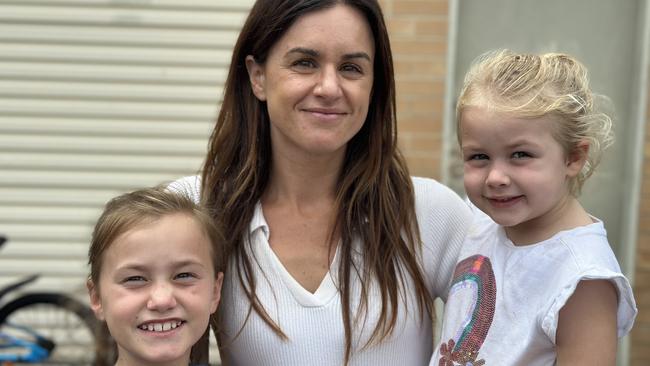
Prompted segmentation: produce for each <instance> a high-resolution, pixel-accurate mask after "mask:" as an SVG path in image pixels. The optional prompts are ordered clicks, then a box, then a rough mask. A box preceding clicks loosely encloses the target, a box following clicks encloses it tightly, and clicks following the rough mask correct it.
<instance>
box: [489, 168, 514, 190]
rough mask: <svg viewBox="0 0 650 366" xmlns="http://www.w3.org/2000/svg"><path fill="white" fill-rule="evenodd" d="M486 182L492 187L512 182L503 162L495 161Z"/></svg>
mask: <svg viewBox="0 0 650 366" xmlns="http://www.w3.org/2000/svg"><path fill="white" fill-rule="evenodd" d="M485 183H486V184H487V185H488V186H490V187H503V186H507V185H509V184H510V175H509V174H508V171H507V169H505V167H504V166H502V165H501V164H498V163H495V164H493V165H492V166H491V167H490V171H489V172H488V176H487V179H486V180H485Z"/></svg>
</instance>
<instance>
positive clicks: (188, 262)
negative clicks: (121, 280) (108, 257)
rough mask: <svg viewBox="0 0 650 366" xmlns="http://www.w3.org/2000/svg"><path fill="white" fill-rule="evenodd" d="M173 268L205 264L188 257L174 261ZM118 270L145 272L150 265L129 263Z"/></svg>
mask: <svg viewBox="0 0 650 366" xmlns="http://www.w3.org/2000/svg"><path fill="white" fill-rule="evenodd" d="M171 265H172V268H182V267H187V266H192V265H198V266H201V267H203V264H202V263H201V262H200V261H195V260H192V259H187V260H182V261H178V262H172V263H171ZM117 269H118V270H134V271H140V272H145V271H147V270H148V269H150V267H148V266H146V265H142V264H138V263H127V264H126V265H123V266H120V267H117Z"/></svg>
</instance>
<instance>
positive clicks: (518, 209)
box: [460, 107, 583, 237]
mask: <svg viewBox="0 0 650 366" xmlns="http://www.w3.org/2000/svg"><path fill="white" fill-rule="evenodd" d="M554 123H557V122H555V121H554V120H553V119H551V118H550V117H542V118H537V119H524V118H516V117H513V116H509V115H504V114H500V113H494V112H490V111H488V110H486V109H484V108H480V107H469V108H466V109H464V110H463V111H462V114H461V121H460V133H461V149H462V155H463V160H464V162H465V163H464V182H465V190H466V192H467V195H468V197H469V199H470V200H471V201H472V203H474V204H475V205H476V206H477V207H478V208H479V209H480V210H481V211H483V212H485V213H486V214H488V215H489V216H490V217H491V218H492V219H493V220H494V221H495V222H497V223H498V224H499V225H502V226H504V227H505V230H506V233H508V232H514V231H517V232H527V233H530V234H533V233H538V232H543V231H544V230H545V228H546V227H549V226H551V225H552V224H554V223H556V221H557V220H561V219H562V218H563V217H562V214H563V213H564V212H565V210H564V209H565V208H566V203H567V202H568V200H569V198H570V197H571V195H570V193H569V186H568V181H569V178H571V177H575V176H576V175H577V174H578V172H579V171H580V169H581V168H582V164H583V160H582V159H580V157H579V156H567V154H566V153H565V151H564V149H563V148H562V146H561V145H560V144H559V143H558V142H557V140H556V139H555V138H554V137H553V135H552V128H553V126H554ZM509 236H510V237H513V236H511V235H509Z"/></svg>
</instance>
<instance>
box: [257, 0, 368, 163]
mask: <svg viewBox="0 0 650 366" xmlns="http://www.w3.org/2000/svg"><path fill="white" fill-rule="evenodd" d="M374 56H375V49H374V39H373V36H372V31H371V30H370V27H369V26H368V23H367V21H366V19H365V17H364V16H363V14H361V13H360V12H359V11H357V10H356V9H354V8H352V7H350V6H347V5H336V6H334V7H332V8H328V9H324V10H319V11H315V12H313V13H308V14H306V15H303V16H301V17H300V18H298V19H297V20H296V22H295V23H294V24H293V25H292V26H291V27H290V28H289V29H288V30H287V32H286V33H285V34H284V35H283V36H282V37H281V38H280V39H279V40H278V41H277V43H276V44H275V45H273V47H272V48H271V50H270V52H269V55H268V57H267V60H266V62H265V63H264V64H257V63H256V62H255V61H254V59H253V57H252V56H249V57H248V58H247V59H246V66H247V68H248V72H249V75H250V80H251V83H252V86H253V91H254V93H255V95H256V96H257V98H258V99H260V100H262V101H266V104H267V106H268V112H269V116H270V120H271V141H272V147H273V151H274V154H281V155H284V156H287V157H296V156H305V155H311V156H318V155H323V154H325V155H327V156H328V157H331V156H332V154H340V156H342V155H343V153H344V151H345V146H346V144H347V142H348V141H350V139H351V138H352V137H353V136H354V135H355V134H356V133H357V132H358V131H359V130H360V129H361V127H362V126H363V123H364V121H365V119H366V115H367V114H368V105H369V103H370V94H371V90H372V85H373V71H374V70H373V65H374Z"/></svg>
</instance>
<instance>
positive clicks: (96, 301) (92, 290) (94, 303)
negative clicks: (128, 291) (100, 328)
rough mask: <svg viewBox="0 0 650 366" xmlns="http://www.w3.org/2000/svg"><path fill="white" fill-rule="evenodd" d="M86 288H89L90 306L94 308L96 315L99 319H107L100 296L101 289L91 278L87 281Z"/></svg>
mask: <svg viewBox="0 0 650 366" xmlns="http://www.w3.org/2000/svg"><path fill="white" fill-rule="evenodd" d="M86 288H87V289H88V297H90V308H91V309H92V310H93V313H95V317H96V318H97V319H99V320H105V319H104V309H103V308H102V300H101V298H100V297H99V290H98V289H97V286H95V283H94V282H93V280H91V279H90V278H89V279H88V280H87V281H86Z"/></svg>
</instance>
